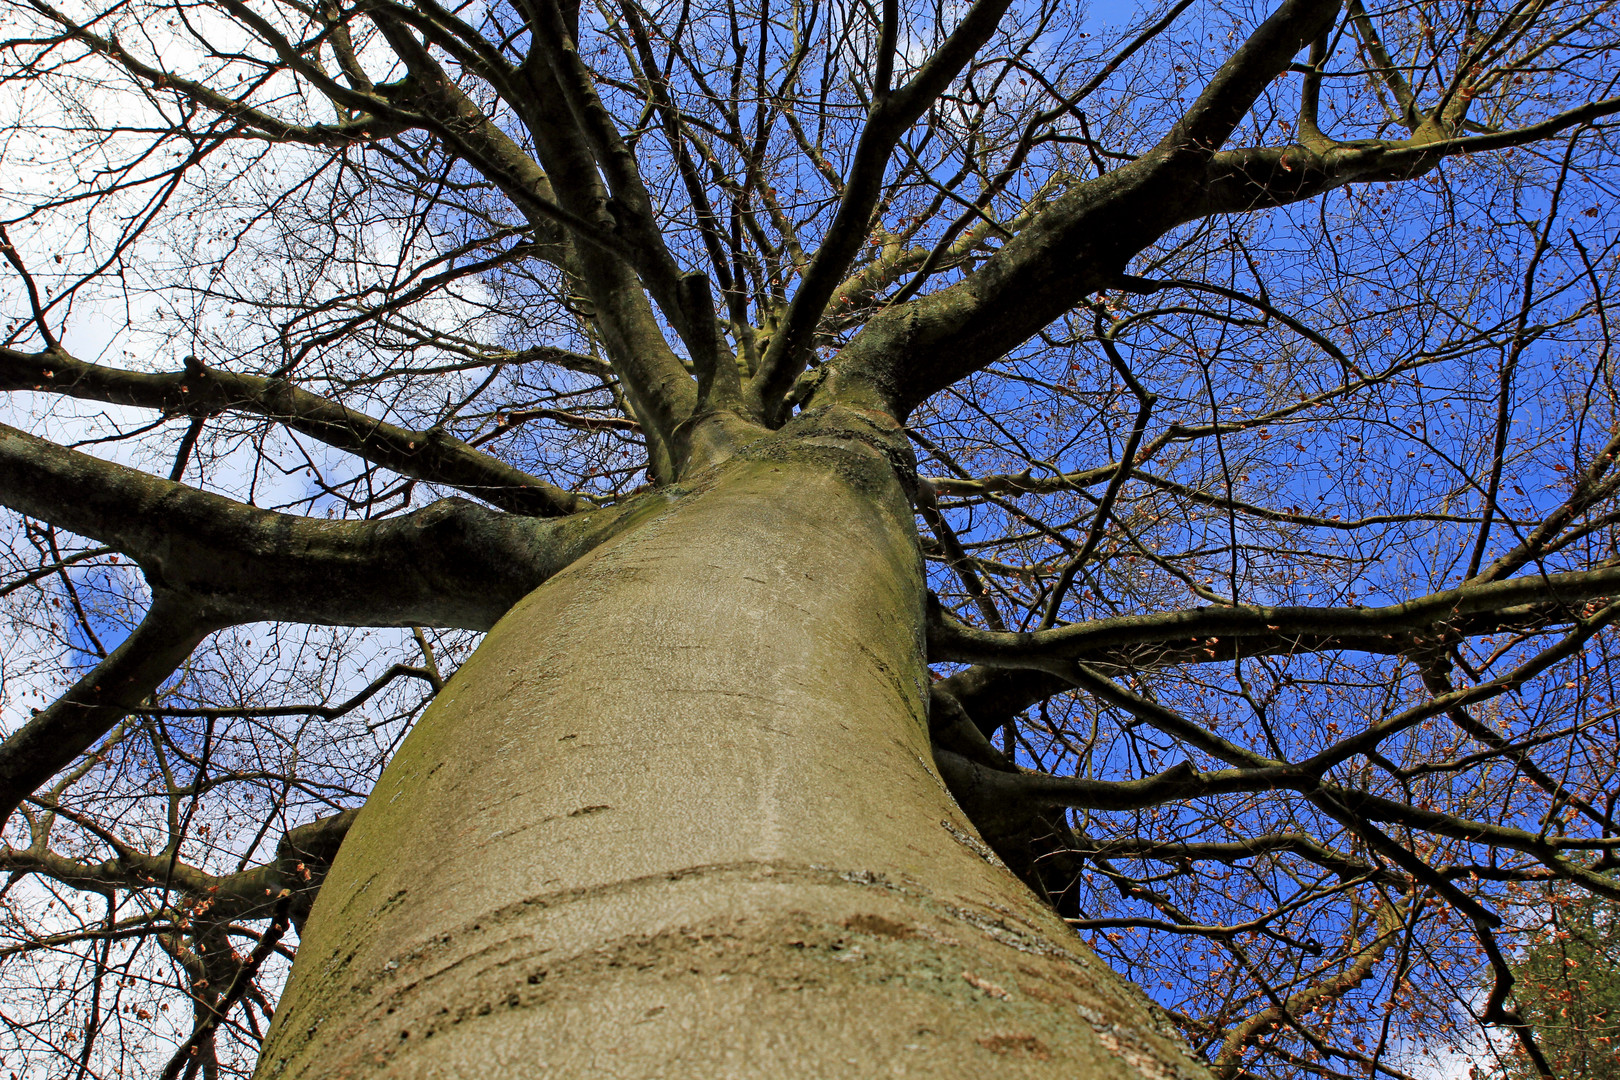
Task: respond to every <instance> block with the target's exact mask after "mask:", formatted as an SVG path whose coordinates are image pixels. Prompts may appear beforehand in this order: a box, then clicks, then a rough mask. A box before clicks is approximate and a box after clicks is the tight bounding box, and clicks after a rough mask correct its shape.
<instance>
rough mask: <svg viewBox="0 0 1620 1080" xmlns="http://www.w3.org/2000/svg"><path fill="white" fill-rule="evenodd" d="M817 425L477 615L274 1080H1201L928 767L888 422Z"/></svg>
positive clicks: (919, 661)
mask: <svg viewBox="0 0 1620 1080" xmlns="http://www.w3.org/2000/svg"><path fill="white" fill-rule="evenodd" d="M804 426H805V425H799V424H797V422H796V424H795V425H790V428H789V430H788V432H787V433H785V434H784V435H778V436H771V437H768V438H765V439H763V440H761V441H760V442H758V443H756V444H754V445H753V446H752V447H750V448H748V449H746V450H745V451H743V452H742V453H741V454H739V455H738V456H736V457H734V458H732V459H731V460H729V461H727V462H725V463H723V464H721V465H719V466H717V467H714V468H712V469H711V470H709V471H708V472H707V473H706V474H704V475H701V476H699V477H696V478H694V479H693V481H692V484H691V490H689V492H688V493H687V494H686V495H685V496H684V497H683V498H682V499H681V500H680V501H679V502H678V503H677V504H675V505H673V506H671V507H669V508H668V509H667V510H665V511H664V512H662V513H660V514H658V515H656V516H654V517H651V518H650V519H648V520H645V521H644V522H642V523H641V524H639V525H638V527H636V528H634V529H632V530H629V531H627V532H625V533H623V534H621V535H620V536H618V537H617V538H615V539H614V540H612V541H610V542H608V543H606V544H604V545H602V546H601V547H600V548H598V549H597V550H596V551H594V552H592V553H591V554H590V555H589V556H587V557H586V558H584V559H582V560H581V561H580V562H579V563H577V564H576V565H574V566H572V567H570V568H568V569H567V570H566V571H564V572H562V573H560V574H558V575H557V576H556V577H554V578H553V579H552V580H551V581H550V582H548V583H547V584H546V585H544V586H543V587H541V588H540V589H538V590H536V591H535V592H534V593H532V594H530V595H529V596H528V597H527V598H525V599H524V600H523V601H522V602H521V603H519V604H518V605H517V607H516V608H515V609H514V610H513V611H512V612H511V613H509V614H508V615H507V616H506V617H505V618H504V619H502V620H501V622H500V623H499V624H498V625H497V626H496V627H495V628H494V629H493V630H492V631H491V632H490V635H489V637H488V639H487V640H486V641H485V642H484V644H483V645H482V647H481V648H480V649H479V650H478V652H477V653H476V654H475V655H474V657H473V658H472V659H471V660H470V661H469V662H468V663H467V664H466V665H465V666H464V667H463V668H462V669H461V671H460V672H459V673H458V674H457V675H456V676H455V677H454V678H453V679H452V680H451V681H450V682H449V683H448V684H447V686H446V688H445V690H444V691H443V693H442V694H441V695H440V696H439V698H438V699H437V700H436V701H435V703H434V704H433V706H432V707H431V708H430V709H429V711H428V713H427V714H426V715H425V716H424V717H423V719H422V720H421V722H420V723H419V724H418V726H417V728H416V729H415V730H414V731H413V732H412V734H411V735H410V737H409V738H408V739H407V740H406V742H405V744H404V745H403V747H402V748H401V750H400V752H399V754H398V755H397V756H396V757H395V759H394V760H393V761H392V762H391V763H390V764H389V766H388V768H387V770H386V771H385V772H384V774H383V776H382V778H381V779H380V781H379V782H378V785H377V787H376V789H375V791H374V792H373V794H372V796H371V798H370V800H369V801H368V803H367V805H366V807H365V809H364V810H363V811H362V812H361V814H360V816H359V818H358V819H357V820H356V822H355V824H354V826H353V828H352V830H351V832H350V834H349V837H348V839H347V840H346V841H345V843H344V845H343V848H342V850H341V851H340V853H339V855H338V857H337V860H336V861H335V863H334V865H333V867H332V871H331V873H330V875H329V876H328V878H327V882H326V885H325V886H324V888H323V890H322V892H321V895H320V898H319V900H318V901H317V903H316V906H315V909H314V911H313V913H312V914H311V917H310V920H309V923H308V926H307V928H306V934H305V937H304V940H303V943H302V945H301V946H300V949H299V953H298V960H297V962H296V964H295V965H294V970H293V974H292V978H291V980H290V982H289V985H288V987H287V990H286V993H285V994H284V996H283V998H282V1001H281V1006H280V1008H279V1010H278V1012H277V1014H276V1019H275V1023H274V1026H273V1029H272V1031H271V1034H270V1036H269V1039H268V1041H267V1044H266V1047H265V1051H264V1054H263V1057H262V1058H261V1061H260V1066H259V1071H258V1074H257V1075H258V1076H259V1077H261V1078H270V1077H278V1078H280V1077H287V1078H291V1077H300V1078H311V1077H326V1076H355V1077H359V1076H380V1075H387V1076H435V1075H439V1076H480V1077H520V1076H521V1077H529V1076H536V1075H552V1076H580V1077H584V1076H591V1077H620V1076H622V1077H647V1076H662V1077H687V1076H690V1077H699V1076H701V1077H705V1078H709V1077H725V1076H750V1077H753V1076H771V1077H778V1076H783V1077H785V1076H849V1075H917V1076H924V1075H929V1076H964V1075H971V1073H972V1072H973V1071H991V1072H993V1073H994V1074H995V1075H997V1076H1040V1077H1048V1076H1049V1077H1059V1076H1062V1077H1074V1076H1088V1077H1090V1076H1096V1077H1154V1078H1169V1077H1184V1076H1185V1077H1191V1076H1197V1075H1202V1073H1201V1070H1200V1069H1199V1068H1198V1067H1197V1065H1196V1064H1195V1063H1194V1062H1193V1061H1192V1060H1191V1059H1190V1058H1188V1057H1187V1056H1186V1055H1185V1053H1184V1051H1182V1050H1181V1049H1180V1046H1179V1042H1178V1040H1177V1039H1176V1037H1175V1035H1174V1034H1173V1032H1172V1031H1171V1030H1170V1029H1169V1028H1167V1027H1166V1026H1165V1025H1163V1024H1161V1023H1160V1022H1159V1021H1158V1020H1157V1019H1156V1018H1155V1016H1154V1014H1153V1012H1152V1010H1151V1008H1150V1007H1149V1005H1148V1004H1147V1002H1146V999H1145V998H1143V997H1142V995H1141V994H1140V992H1139V991H1137V990H1135V989H1134V988H1132V987H1129V986H1128V985H1127V984H1125V983H1123V982H1122V981H1120V980H1118V979H1117V978H1116V977H1115V976H1113V974H1112V973H1111V972H1110V971H1109V970H1108V969H1107V967H1106V966H1105V965H1103V964H1102V963H1100V962H1099V961H1098V960H1097V959H1096V958H1095V957H1094V956H1092V955H1091V954H1090V953H1089V952H1088V950H1087V949H1086V948H1085V947H1084V946H1083V945H1082V944H1081V943H1080V942H1079V940H1078V939H1077V938H1076V937H1075V936H1074V934H1073V933H1072V932H1071V931H1070V930H1069V929H1068V927H1067V926H1066V925H1065V924H1064V923H1063V922H1062V920H1061V919H1060V918H1058V917H1057V916H1056V914H1055V913H1054V912H1053V911H1052V910H1051V909H1050V908H1048V907H1046V906H1045V905H1044V904H1042V903H1041V902H1040V901H1038V900H1037V899H1036V898H1035V897H1034V895H1033V894H1031V893H1030V892H1029V891H1028V890H1027V889H1026V888H1025V887H1024V886H1023V885H1021V884H1020V883H1019V882H1018V881H1017V880H1016V879H1015V878H1014V877H1013V876H1012V875H1011V874H1010V873H1009V872H1008V871H1007V869H1006V868H1005V867H1004V866H1003V865H1001V863H1000V861H999V860H998V859H996V857H995V856H994V855H993V854H991V852H990V850H989V848H988V847H986V846H985V845H984V843H983V841H982V840H980V839H979V838H978V837H977V836H976V834H975V833H974V831H973V827H972V825H971V824H969V822H968V820H967V818H966V817H965V816H964V814H963V813H962V811H961V810H960V809H959V808H958V807H957V806H956V805H955V804H954V803H953V802H952V801H951V799H950V797H949V795H948V794H947V793H946V791H945V788H944V785H943V784H942V782H941V780H940V778H939V776H938V773H937V772H936V770H935V768H934V766H933V764H932V762H931V759H930V753H929V740H928V734H927V705H926V702H927V694H928V674H927V668H926V665H925V663H924V656H923V647H924V642H923V635H922V626H923V617H924V590H923V574H922V563H921V559H920V556H919V551H918V546H917V541H916V536H915V533H914V527H913V523H912V517H911V509H910V506H909V504H908V502H907V499H906V497H905V495H904V493H903V491H902V489H901V484H900V483H899V482H898V481H897V479H896V473H895V469H894V461H893V459H892V457H891V455H890V454H889V453H888V452H886V449H887V447H888V446H892V445H893V441H892V434H893V433H892V432H891V433H888V436H889V438H886V437H885V433H883V432H881V431H880V430H878V427H877V425H875V424H873V423H872V421H871V419H870V418H863V417H861V416H860V415H859V414H855V413H853V412H851V411H847V410H846V411H844V415H843V416H833V417H822V418H820V421H819V423H818V424H817V425H816V426H815V427H814V428H813V429H812V430H810V431H808V432H806V431H804V430H803V427H804ZM796 427H797V428H798V429H799V430H795V428H796Z"/></svg>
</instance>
